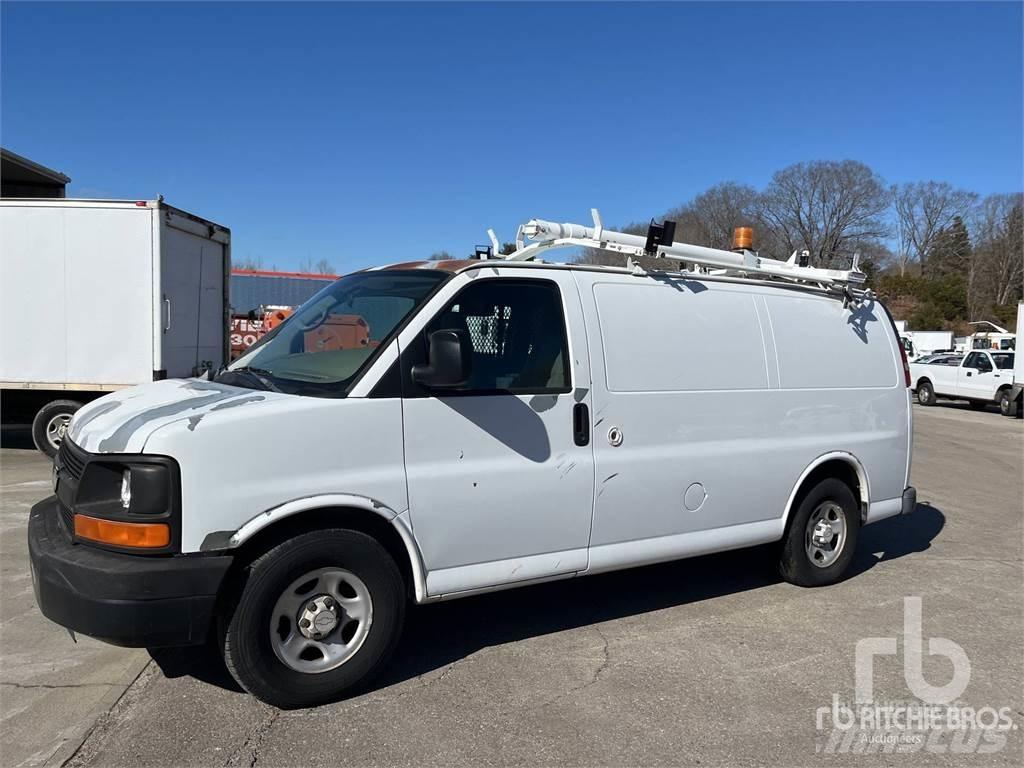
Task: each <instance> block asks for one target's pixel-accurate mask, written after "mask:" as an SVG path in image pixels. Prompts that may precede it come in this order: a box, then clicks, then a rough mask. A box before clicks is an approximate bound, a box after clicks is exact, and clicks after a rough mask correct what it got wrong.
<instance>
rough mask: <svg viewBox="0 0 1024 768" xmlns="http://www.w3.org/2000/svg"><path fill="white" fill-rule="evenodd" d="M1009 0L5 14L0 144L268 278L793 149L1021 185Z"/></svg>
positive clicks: (609, 205) (987, 184) (581, 207)
mask: <svg viewBox="0 0 1024 768" xmlns="http://www.w3.org/2000/svg"><path fill="white" fill-rule="evenodd" d="M1021 8H1022V6H1021V4H1019V3H990V4H986V3H974V2H972V3H962V4H961V3H939V4H930V3H910V4H895V3H891V4H862V3H840V4H824V3H798V4H783V3H758V4H753V5H749V4H743V3H721V4H715V5H707V4H698V3H676V4H668V3H659V4H596V5H590V4H588V5H584V4H579V3H574V4H565V5H553V4H543V5H542V4H527V3H505V4H480V3H477V4H469V3H459V4H432V3H416V4H413V5H404V4H392V3H387V4H377V5H372V6H368V5H357V4H350V3H314V4H305V5H297V4H287V5H286V4H276V3H244V2H240V3H229V4H216V5H214V4H200V3H173V4H157V3H116V4H97V3H81V4H72V5H63V4H55V3H24V2H19V3H12V2H4V3H3V5H2V9H0V14H2V18H0V21H2V40H0V42H2V54H0V55H2V58H0V66H2V75H0V77H2V80H0V85H2V98H0V108H2V112H0V134H2V142H3V145H4V146H5V147H8V148H10V149H12V150H14V151H15V152H19V153H21V154H23V155H27V156H29V157H31V158H33V159H35V160H37V161H38V162H41V163H43V164H44V165H48V166H50V167H54V168H57V169H60V170H62V171H64V172H65V173H67V174H68V175H70V176H71V177H72V178H73V183H72V186H71V188H70V194H72V195H75V196H98V197H127V198H143V197H155V196H156V195H157V194H158V193H161V194H163V195H164V196H165V197H166V199H167V201H168V202H170V203H172V204H174V205H177V206H179V207H182V208H185V209H186V210H189V211H192V212H195V213H197V214H199V215H202V216H205V217H207V218H210V219H213V220H215V221H217V222H220V223H223V224H225V225H227V226H230V227H231V229H232V235H233V242H234V253H235V255H236V257H241V258H245V257H254V258H256V257H258V258H260V259H261V260H262V262H263V265H264V267H265V268H269V267H270V266H271V265H276V266H277V267H278V268H280V269H289V268H294V267H295V266H296V265H298V264H299V263H300V262H301V261H302V260H305V259H310V260H312V261H316V260H318V259H321V258H325V259H328V260H329V261H331V262H332V263H333V264H334V265H335V267H336V268H337V269H339V270H341V271H346V270H349V269H355V268H358V267H361V266H365V265H368V264H379V263H386V262H389V261H399V260H405V259H410V258H420V257H425V256H427V255H429V254H430V253H431V252H433V251H435V250H439V249H447V250H448V251H450V252H452V253H455V254H464V253H468V252H470V251H471V250H472V246H473V245H474V244H475V243H483V242H486V235H485V230H486V228H487V227H489V226H493V227H495V228H496V229H497V231H498V235H499V237H502V238H503V239H511V238H512V236H513V234H514V231H515V226H516V225H517V224H518V223H519V222H521V221H525V220H526V219H528V218H531V217H534V216H537V217H543V218H553V219H558V220H563V221H587V220H588V219H589V213H588V212H589V208H590V207H591V206H597V207H599V208H600V209H601V211H602V214H603V216H604V219H605V222H606V223H608V224H614V223H626V222H629V221H635V220H641V219H645V218H647V217H648V216H651V215H656V214H658V213H660V212H663V211H665V210H666V209H668V208H670V207H672V206H674V205H678V204H679V203H681V202H683V201H685V200H686V199H688V198H690V197H692V196H693V195H694V194H697V193H699V192H700V191H701V190H703V189H705V188H706V187H708V186H710V185H711V184H714V183H716V182H719V181H726V180H736V181H741V182H746V183H749V184H753V185H755V186H762V185H763V184H764V183H765V182H766V181H767V180H768V179H769V178H770V176H771V174H772V172H773V171H775V170H778V169H779V168H782V167H783V166H785V165H787V164H789V163H793V162H797V161H800V160H815V159H843V158H853V159H857V160H861V161H863V162H866V163H868V164H869V165H871V166H872V167H873V168H874V169H875V170H876V171H878V172H879V173H881V174H882V175H883V176H884V177H885V178H886V179H887V180H889V181H890V182H902V181H911V180H923V179H939V180H945V181H949V182H951V183H953V184H955V185H958V186H964V187H967V188H970V189H973V190H976V191H978V192H980V193H982V194H987V193H991V192H1009V191H1017V190H1020V189H1021V187H1022V165H1024V158H1022V131H1024V126H1022V106H1021V101H1022V88H1024V85H1022V70H1024V62H1022V43H1021V40H1022V14H1021Z"/></svg>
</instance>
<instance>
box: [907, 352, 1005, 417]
mask: <svg viewBox="0 0 1024 768" xmlns="http://www.w3.org/2000/svg"><path fill="white" fill-rule="evenodd" d="M1013 358H1014V353H1013V352H1001V351H997V350H974V351H972V352H968V353H967V355H966V356H965V357H964V358H963V359H960V360H958V359H957V358H956V357H953V356H943V357H940V358H938V359H936V360H934V361H933V362H929V363H911V364H910V380H911V382H912V384H913V387H914V390H915V391H916V392H917V402H919V403H920V404H921V405H935V403H936V400H937V398H939V397H949V398H955V399H959V400H969V401H970V403H971V407H972V408H976V409H978V410H981V409H983V408H984V407H985V406H987V405H990V404H1000V400H1001V399H1002V398H1009V397H1010V388H1011V387H1012V385H1013ZM1000 405H1001V404H1000Z"/></svg>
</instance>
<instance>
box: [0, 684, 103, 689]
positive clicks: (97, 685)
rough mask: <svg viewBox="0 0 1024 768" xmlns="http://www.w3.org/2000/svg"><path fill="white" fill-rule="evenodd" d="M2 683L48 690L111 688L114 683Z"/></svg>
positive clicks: (15, 686)
mask: <svg viewBox="0 0 1024 768" xmlns="http://www.w3.org/2000/svg"><path fill="white" fill-rule="evenodd" d="M0 685H7V686H10V687H11V688H22V689H25V690H28V689H31V688H44V689H46V690H51V691H54V690H60V689H61V688H109V687H110V686H112V685H114V683H66V684H63V685H46V684H45V683H31V684H29V683H4V682H0Z"/></svg>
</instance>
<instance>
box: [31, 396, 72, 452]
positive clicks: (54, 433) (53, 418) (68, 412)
mask: <svg viewBox="0 0 1024 768" xmlns="http://www.w3.org/2000/svg"><path fill="white" fill-rule="evenodd" d="M81 407H82V404H81V403H80V402H78V401H77V400H53V401H52V402H49V403H47V404H46V405H44V406H43V407H42V408H40V409H39V411H38V412H37V413H36V415H35V418H34V419H32V442H33V443H35V445H36V448H38V449H39V450H40V451H42V452H43V453H45V454H46V455H47V456H49V457H50V458H53V457H54V456H56V455H57V451H58V450H59V449H60V443H61V441H62V440H63V439H64V435H65V433H66V432H67V429H68V424H70V423H71V417H72V416H74V415H75V411H77V410H78V409H79V408H81Z"/></svg>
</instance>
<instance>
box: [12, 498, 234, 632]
mask: <svg viewBox="0 0 1024 768" xmlns="http://www.w3.org/2000/svg"><path fill="white" fill-rule="evenodd" d="M28 549H29V558H30V562H31V568H32V584H33V587H34V589H35V594H36V602H37V603H39V608H40V610H41V611H42V612H43V615H44V616H46V618H48V619H50V620H51V621H54V622H56V623H57V624H60V625H61V626H64V627H67V628H68V629H71V630H74V631H75V632H81V633H82V634H83V635H90V636H91V637H95V638H98V639H100V640H105V641H106V642H109V643H113V644H114V645H124V646H130V647H139V648H141V647H148V648H154V647H161V646H179V645H195V644H198V643H202V642H204V641H205V640H206V638H207V637H208V635H209V631H210V626H211V622H212V621H213V616H214V608H215V605H216V600H217V592H218V590H219V589H220V585H221V582H222V581H223V580H224V575H225V574H226V573H227V570H228V568H229V567H230V565H231V560H232V558H231V557H230V556H223V555H219V556H200V555H177V556H173V557H154V556H146V555H131V554H124V553H120V552H108V551H105V550H102V549H98V548H95V547H91V546H89V545H86V544H75V543H73V542H72V541H71V537H70V535H69V534H68V532H67V531H66V530H65V528H64V527H63V525H62V523H61V521H60V502H59V501H58V500H57V498H56V497H55V496H51V497H50V498H48V499H46V500H44V501H41V502H39V503H38V504H36V505H35V506H34V507H32V511H31V513H30V514H29V521H28Z"/></svg>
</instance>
